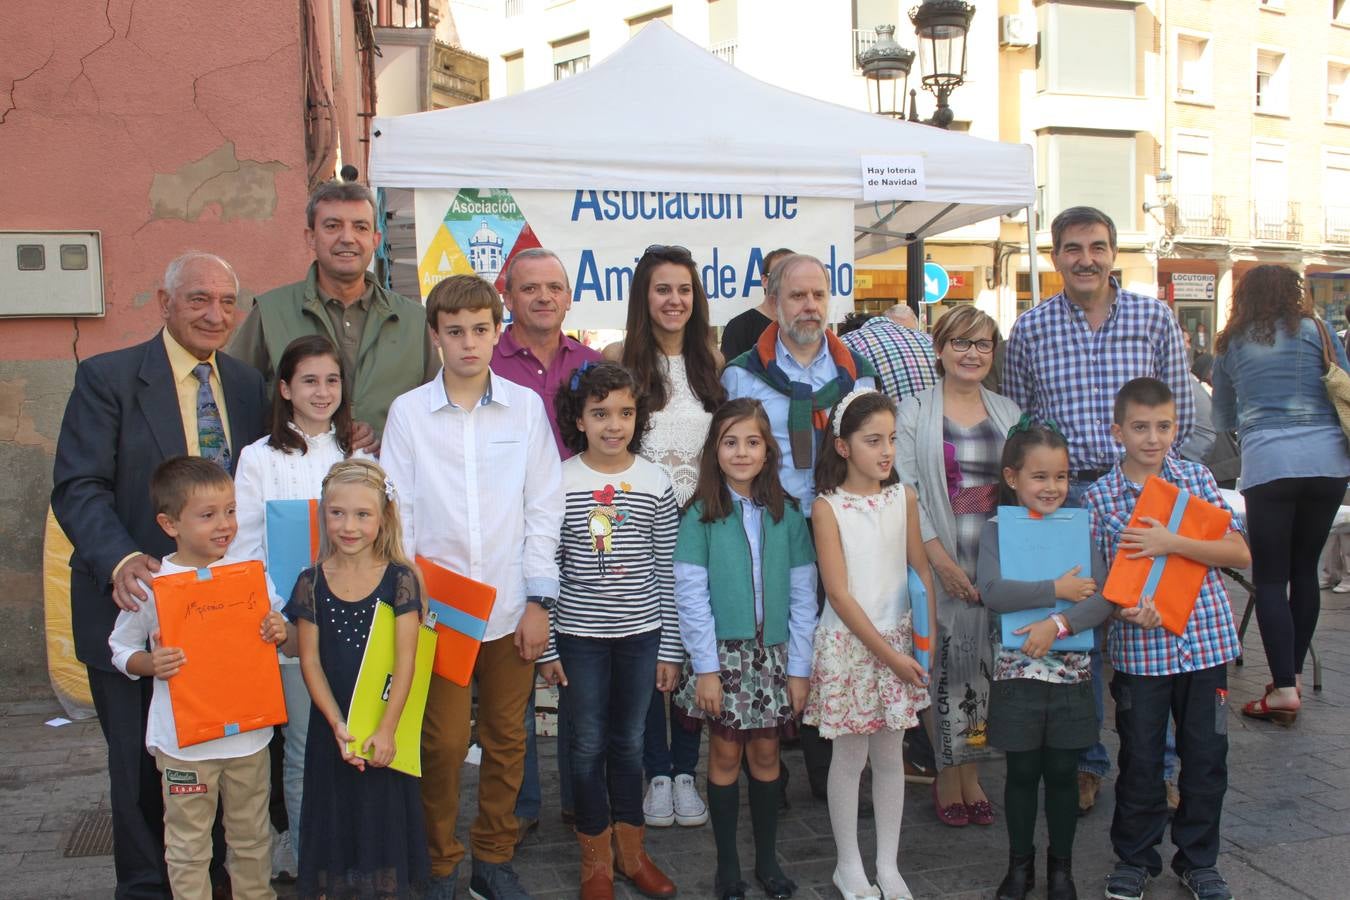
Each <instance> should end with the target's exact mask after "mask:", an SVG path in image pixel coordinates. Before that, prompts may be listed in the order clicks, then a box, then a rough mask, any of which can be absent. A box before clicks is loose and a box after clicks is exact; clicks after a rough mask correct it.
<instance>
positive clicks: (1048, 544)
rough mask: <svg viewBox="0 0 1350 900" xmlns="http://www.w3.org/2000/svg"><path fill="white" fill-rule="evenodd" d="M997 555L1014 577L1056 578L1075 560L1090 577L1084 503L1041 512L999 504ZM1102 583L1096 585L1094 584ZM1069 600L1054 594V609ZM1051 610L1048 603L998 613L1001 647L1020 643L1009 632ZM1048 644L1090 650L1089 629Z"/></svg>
mask: <svg viewBox="0 0 1350 900" xmlns="http://www.w3.org/2000/svg"><path fill="white" fill-rule="evenodd" d="M998 555H999V566H1000V568H1001V569H1002V575H1003V577H1004V578H1007V579H1010V580H1012V581H1044V580H1046V579H1050V580H1054V579H1056V578H1058V577H1059V576H1061V575H1063V574H1064V573H1065V572H1067V571H1069V570H1070V569H1072V568H1073V567H1074V566H1078V567H1079V572H1078V574H1079V576H1080V577H1082V578H1091V577H1092V525H1091V521H1090V519H1089V518H1088V511H1087V510H1086V509H1072V508H1069V507H1064V506H1062V507H1060V508H1059V509H1057V510H1055V511H1054V512H1052V513H1050V515H1048V516H1045V517H1043V518H1037V517H1034V516H1033V515H1032V513H1031V510H1029V509H1027V508H1026V507H1025V506H1000V507H999V508H998ZM1098 587H1100V585H1098ZM1072 606H1073V604H1072V603H1070V602H1069V601H1068V600H1056V601H1055V608H1054V612H1063V611H1064V610H1066V609H1069V608H1071V607H1072ZM1050 614H1051V610H1050V608H1049V607H1046V608H1043V609H1027V610H1022V611H1021V612H1013V613H1002V614H1000V616H999V619H1000V625H1001V626H1002V629H1003V634H1002V638H1001V639H1002V641H1003V645H1004V646H1005V647H1021V646H1022V644H1023V643H1024V642H1025V641H1026V635H1022V634H1013V632H1014V631H1016V630H1017V629H1018V628H1021V627H1023V626H1024V625H1034V624H1035V623H1037V622H1040V621H1041V620H1043V619H1045V618H1046V617H1047V616H1049V615H1050ZM1051 649H1052V650H1077V651H1084V650H1091V649H1092V632H1091V631H1084V632H1082V633H1080V634H1071V635H1069V636H1068V637H1066V638H1062V639H1060V640H1057V641H1055V643H1054V644H1053V645H1052V646H1051Z"/></svg>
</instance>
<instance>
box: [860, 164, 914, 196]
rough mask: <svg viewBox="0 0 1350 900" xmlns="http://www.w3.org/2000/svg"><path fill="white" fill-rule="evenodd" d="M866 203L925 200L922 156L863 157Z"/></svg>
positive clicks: (863, 182)
mask: <svg viewBox="0 0 1350 900" xmlns="http://www.w3.org/2000/svg"><path fill="white" fill-rule="evenodd" d="M862 184H863V199H864V200H923V199H924V198H925V197H926V196H927V194H928V187H927V184H926V183H925V182H924V174H923V157H922V156H864V157H862Z"/></svg>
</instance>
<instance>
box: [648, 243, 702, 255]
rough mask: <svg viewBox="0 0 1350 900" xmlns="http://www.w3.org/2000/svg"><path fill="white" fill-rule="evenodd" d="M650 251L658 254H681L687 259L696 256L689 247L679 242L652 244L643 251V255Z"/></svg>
mask: <svg viewBox="0 0 1350 900" xmlns="http://www.w3.org/2000/svg"><path fill="white" fill-rule="evenodd" d="M649 253H654V254H656V255H657V256H680V257H684V258H685V259H692V258H693V256H694V254H692V253H690V252H689V248H688V247H681V246H680V245H679V244H652V245H651V246H650V247H648V248H647V249H646V250H643V251H642V255H643V256H646V255H648V254H649Z"/></svg>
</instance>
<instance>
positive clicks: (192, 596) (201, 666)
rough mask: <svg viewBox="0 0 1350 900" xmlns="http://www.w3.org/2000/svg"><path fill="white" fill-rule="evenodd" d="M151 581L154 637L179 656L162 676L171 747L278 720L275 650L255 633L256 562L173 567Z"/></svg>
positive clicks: (262, 607) (259, 616) (266, 605)
mask: <svg viewBox="0 0 1350 900" xmlns="http://www.w3.org/2000/svg"><path fill="white" fill-rule="evenodd" d="M153 586H154V589H155V606H156V608H157V610H158V614H159V633H160V642H161V643H162V644H163V645H164V646H165V647H179V648H181V649H182V650H183V654H184V656H185V657H186V661H185V662H184V663H183V667H182V668H181V669H180V670H179V671H178V674H177V675H175V676H173V677H172V678H170V679H169V681H168V684H169V699H170V701H171V702H172V704H173V721H174V726H175V728H176V730H177V734H178V746H180V747H191V746H192V745H193V744H200V743H202V742H204V741H211V740H215V739H216V738H221V737H227V736H229V735H232V734H238V733H240V732H241V731H255V730H257V729H259V728H266V727H267V726H268V725H282V724H285V722H286V701H285V698H284V697H283V696H282V693H281V670H280V669H279V668H278V667H277V650H276V647H275V646H273V645H272V644H270V643H268V642H267V641H265V640H263V639H262V636H261V634H260V628H261V626H262V620H263V617H264V616H265V615H267V613H268V611H269V610H270V609H271V608H272V603H271V598H270V597H269V596H268V594H267V578H266V576H265V575H264V574H263V564H262V563H261V562H258V561H256V560H254V561H251V562H241V563H231V564H230V565H226V566H216V567H215V568H210V569H197V570H196V571H195V572H180V573H178V574H176V575H165V576H164V577H162V578H156V579H155V581H154V585H153Z"/></svg>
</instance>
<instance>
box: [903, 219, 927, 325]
mask: <svg viewBox="0 0 1350 900" xmlns="http://www.w3.org/2000/svg"><path fill="white" fill-rule="evenodd" d="M906 237H908V238H909V244H907V245H906V246H905V302H906V303H908V304H909V308H910V309H912V310H914V315H915V316H917V317H918V319H919V321H920V322H922V321H923V238H921V237H919V236H918V235H916V234H909V235H906Z"/></svg>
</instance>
